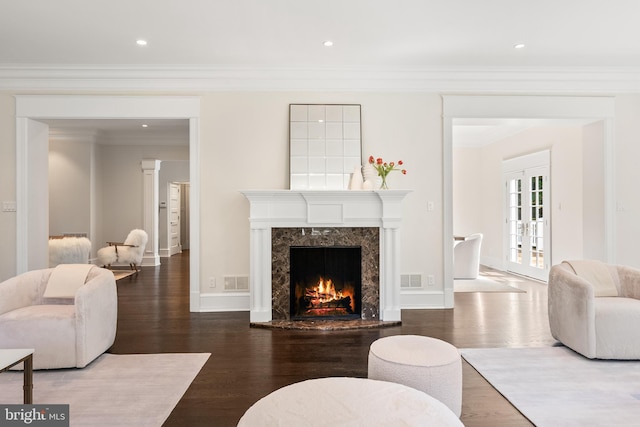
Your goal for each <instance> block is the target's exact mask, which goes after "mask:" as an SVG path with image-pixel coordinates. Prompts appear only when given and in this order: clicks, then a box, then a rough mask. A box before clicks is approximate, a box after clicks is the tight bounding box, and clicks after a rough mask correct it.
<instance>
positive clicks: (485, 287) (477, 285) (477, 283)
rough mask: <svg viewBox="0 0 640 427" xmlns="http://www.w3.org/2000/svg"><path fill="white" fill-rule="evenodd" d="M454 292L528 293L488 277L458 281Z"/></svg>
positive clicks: (454, 285) (454, 286)
mask: <svg viewBox="0 0 640 427" xmlns="http://www.w3.org/2000/svg"><path fill="white" fill-rule="evenodd" d="M453 292H526V291H524V290H522V289H518V288H516V287H514V286H510V285H507V284H505V283H500V282H496V281H495V280H493V279H489V278H488V277H484V276H478V278H477V279H456V280H454V281H453Z"/></svg>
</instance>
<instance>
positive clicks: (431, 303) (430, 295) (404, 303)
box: [400, 290, 445, 310]
mask: <svg viewBox="0 0 640 427" xmlns="http://www.w3.org/2000/svg"><path fill="white" fill-rule="evenodd" d="M400 307H402V309H404V310H418V309H424V308H445V306H444V291H442V290H435V291H405V290H401V291H400Z"/></svg>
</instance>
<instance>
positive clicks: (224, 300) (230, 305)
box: [199, 292, 249, 312]
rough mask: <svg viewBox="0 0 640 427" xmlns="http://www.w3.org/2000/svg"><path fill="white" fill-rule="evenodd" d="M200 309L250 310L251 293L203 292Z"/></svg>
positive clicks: (203, 310) (204, 310) (202, 310)
mask: <svg viewBox="0 0 640 427" xmlns="http://www.w3.org/2000/svg"><path fill="white" fill-rule="evenodd" d="M199 311H201V312H206V311H249V293H248V292H225V293H215V294H214V293H208V294H207V293H201V294H200V310H199Z"/></svg>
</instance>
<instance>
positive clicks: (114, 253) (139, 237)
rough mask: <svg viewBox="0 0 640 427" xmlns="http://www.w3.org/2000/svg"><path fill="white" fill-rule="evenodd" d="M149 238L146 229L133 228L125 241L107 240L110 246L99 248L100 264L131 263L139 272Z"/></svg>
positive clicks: (132, 267)
mask: <svg viewBox="0 0 640 427" xmlns="http://www.w3.org/2000/svg"><path fill="white" fill-rule="evenodd" d="M148 239H149V236H148V235H147V232H146V231H144V230H139V229H135V230H131V231H130V232H129V235H128V236H127V238H126V239H125V241H124V242H122V243H119V242H107V244H108V245H109V246H106V247H104V248H102V249H100V250H98V264H99V265H103V266H105V267H109V266H111V264H115V263H123V264H129V266H130V267H131V269H132V270H135V271H136V272H137V271H138V266H139V265H140V264H141V263H142V256H143V255H144V248H145V247H146V246H147V240H148Z"/></svg>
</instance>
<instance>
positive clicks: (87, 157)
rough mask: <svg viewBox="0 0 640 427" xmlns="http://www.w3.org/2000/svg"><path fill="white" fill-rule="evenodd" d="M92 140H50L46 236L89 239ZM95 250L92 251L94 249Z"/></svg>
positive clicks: (89, 138) (88, 138)
mask: <svg viewBox="0 0 640 427" xmlns="http://www.w3.org/2000/svg"><path fill="white" fill-rule="evenodd" d="M93 142H94V141H93V138H92V137H87V138H73V139H71V138H68V139H67V138H50V139H49V234H50V235H62V234H64V233H87V237H88V238H89V239H92V237H93V236H92V235H91V218H92V209H93V207H92V205H91V201H92V198H91V194H92V184H93V180H92V171H91V167H92V165H93V160H92V159H93V147H94V144H93ZM93 249H95V248H93Z"/></svg>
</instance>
